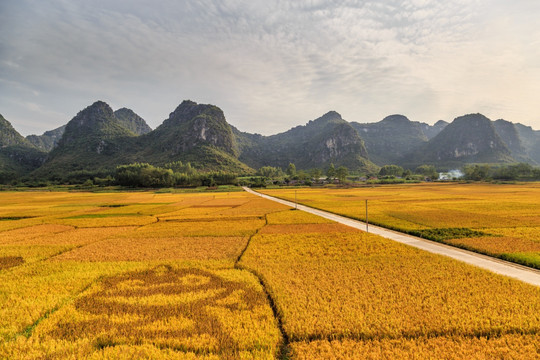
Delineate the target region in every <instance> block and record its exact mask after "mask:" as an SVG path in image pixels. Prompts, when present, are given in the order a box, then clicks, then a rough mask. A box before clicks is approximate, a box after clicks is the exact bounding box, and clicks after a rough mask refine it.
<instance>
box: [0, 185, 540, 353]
mask: <svg viewBox="0 0 540 360" xmlns="http://www.w3.org/2000/svg"><path fill="white" fill-rule="evenodd" d="M304 195H305V194H304ZM522 213H523V214H524V216H527V218H528V219H529V220H530V218H531V214H530V213H528V214H527V212H526V211H523V212H522ZM525 214H526V215H525ZM0 217H1V218H2V219H3V220H2V221H0V358H1V359H4V358H5V359H66V358H70V359H111V358H113V359H133V358H151V359H360V358H361V359H493V358H500V359H507V358H508V359H536V358H539V357H540V288H537V287H534V286H531V285H527V284H524V283H521V282H519V281H517V280H512V279H509V278H505V277H502V276H499V275H495V274H492V273H489V272H487V271H484V270H481V269H478V268H475V267H472V266H469V265H465V264H462V263H459V262H457V261H454V260H451V259H447V258H444V257H441V256H438V255H433V254H428V253H425V252H423V251H420V250H417V249H413V248H410V247H407V246H405V245H402V244H398V243H394V242H392V241H389V240H385V239H383V238H380V237H378V236H375V235H373V234H366V233H364V232H362V231H358V230H355V229H352V228H349V227H346V226H343V225H339V224H336V223H333V222H331V221H328V220H325V219H322V218H319V217H317V216H314V215H311V214H307V213H304V212H301V211H295V210H293V209H290V208H288V207H286V206H283V205H280V204H277V203H274V202H271V201H268V200H264V199H261V198H259V197H257V196H253V195H250V194H247V193H237V192H235V193H216V194H208V193H201V194H196V193H190V194H158V193H153V192H137V193H133V192H131V193H130V192H125V193H108V194H98V193H96V194H94V193H69V192H58V193H53V192H51V193H48V192H26V193H10V192H6V193H0ZM115 220H117V221H115ZM491 229H494V231H492V232H490V234H492V235H493V236H495V235H497V236H495V237H497V238H500V239H503V238H504V237H507V236H510V235H508V233H505V231H508V230H507V229H508V228H504V227H493V228H491ZM516 229H519V234H522V235H524V236H527V235H528V234H533V235H534V233H533V232H532V230H531V227H530V226H529V223H527V222H524V223H523V224H521V226H519V227H517V228H516ZM425 230H429V228H428V227H426V228H425ZM495 230H497V231H499V232H497V233H495ZM478 231H484V229H479V230H478ZM468 234H470V233H468ZM450 240H452V239H450ZM450 240H449V241H450ZM524 249H525V250H527V249H528V248H526V247H525V248H524ZM527 251H528V250H527Z"/></svg>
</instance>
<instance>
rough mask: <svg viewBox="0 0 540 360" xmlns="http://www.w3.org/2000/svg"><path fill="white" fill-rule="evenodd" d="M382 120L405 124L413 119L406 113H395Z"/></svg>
mask: <svg viewBox="0 0 540 360" xmlns="http://www.w3.org/2000/svg"><path fill="white" fill-rule="evenodd" d="M381 122H385V123H392V124H400V125H403V124H408V123H410V122H411V120H409V118H408V117H406V116H405V115H400V114H395V115H390V116H387V117H385V118H384V119H382V120H381Z"/></svg>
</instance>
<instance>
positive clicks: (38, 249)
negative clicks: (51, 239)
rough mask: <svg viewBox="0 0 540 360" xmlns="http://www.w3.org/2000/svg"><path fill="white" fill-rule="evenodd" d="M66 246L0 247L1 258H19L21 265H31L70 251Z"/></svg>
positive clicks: (69, 247)
mask: <svg viewBox="0 0 540 360" xmlns="http://www.w3.org/2000/svg"><path fill="white" fill-rule="evenodd" d="M72 248H73V247H72V246H66V245H1V246H0V258H1V257H17V258H18V257H20V258H21V259H23V261H22V262H21V264H22V263H32V262H36V261H39V260H44V259H48V258H50V257H51V256H55V255H57V254H61V253H63V252H65V251H68V250H70V249H72Z"/></svg>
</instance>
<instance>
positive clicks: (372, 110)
mask: <svg viewBox="0 0 540 360" xmlns="http://www.w3.org/2000/svg"><path fill="white" fill-rule="evenodd" d="M0 6H1V8H0V10H1V11H0V64H1V68H0V79H2V81H0V87H1V89H0V90H1V91H2V93H5V94H8V95H7V96H6V98H5V99H8V100H2V99H0V108H7V109H8V110H11V111H13V113H14V114H15V115H14V116H13V117H14V118H15V120H17V122H20V123H21V124H24V123H27V124H29V125H28V126H30V124H32V125H34V124H35V120H34V121H33V122H32V123H31V120H32V119H33V117H34V116H35V114H36V110H34V111H33V112H29V110H28V109H27V108H25V107H24V106H22V105H14V104H16V103H19V104H20V103H22V102H31V103H34V104H38V105H39V106H40V108H42V109H48V110H49V111H50V112H51V113H47V112H46V111H45V110H44V112H43V118H42V123H43V125H42V129H39V130H40V131H41V130H47V129H49V128H52V127H53V126H48V125H49V124H50V125H53V123H54V126H57V125H61V124H58V122H63V123H65V122H67V121H68V120H69V118H66V119H57V118H55V116H58V115H59V114H72V115H70V116H74V115H75V114H76V113H77V111H78V110H80V109H82V108H84V107H85V106H87V105H88V104H90V103H92V102H93V101H94V100H97V99H102V100H105V101H107V102H109V103H110V104H111V105H112V106H113V107H121V106H127V107H131V108H133V110H135V111H136V112H138V113H139V114H140V115H141V116H143V117H144V118H145V119H147V121H148V122H149V123H150V124H151V125H152V126H153V127H155V126H157V125H159V124H160V123H161V121H162V120H164V119H165V118H166V117H167V116H168V113H169V112H170V111H172V110H173V109H174V108H175V107H176V106H177V105H178V104H179V103H180V101H181V100H183V99H186V98H190V99H192V100H195V101H198V102H203V103H204V102H206V103H214V104H216V105H218V106H220V107H221V108H223V110H224V111H225V114H226V116H227V119H228V120H229V122H231V123H232V124H233V125H235V126H237V127H239V128H240V129H242V130H246V131H251V132H259V133H265V134H271V133H275V132H278V131H284V130H287V129H288V128H290V127H292V126H295V125H298V124H301V123H304V122H306V121H308V120H310V119H313V118H316V117H318V116H320V115H322V114H323V113H325V112H327V111H328V110H331V109H332V110H337V111H339V112H341V113H342V114H343V115H344V117H345V118H346V119H348V120H353V121H363V122H365V121H378V120H380V119H382V118H383V117H384V116H386V115H388V114H389V113H405V114H406V115H408V116H409V117H410V118H412V119H414V120H421V121H427V122H434V121H436V120H438V119H440V118H445V119H446V120H451V119H452V117H455V116H458V115H461V114H463V113H465V112H473V111H474V112H477V111H485V112H486V113H487V115H488V116H495V117H505V116H510V118H509V119H510V120H513V121H524V122H526V121H528V122H529V124H531V125H534V124H537V125H536V127H540V126H539V125H540V124H538V123H534V121H535V119H536V120H540V116H538V115H540V114H538V111H537V110H533V109H534V107H535V106H536V103H535V102H534V99H533V97H534V95H532V94H534V92H535V91H536V93H538V91H537V90H538V85H536V84H539V83H540V81H538V80H539V77H540V70H539V68H538V64H539V63H540V62H539V61H538V59H539V56H540V53H539V50H537V49H540V47H539V46H538V39H539V38H540V36H537V35H540V34H538V30H536V26H535V24H536V20H535V19H534V14H535V13H536V14H538V10H539V9H538V6H537V5H534V3H533V2H531V1H528V0H517V1H516V2H512V4H509V3H507V2H503V1H502V0H450V1H446V2H441V1H435V0H389V1H384V2H381V1H375V0H356V1H355V0H342V1H330V0H318V1H308V0H297V1H293V2H292V1H279V0H274V1H262V0H252V1H240V0H198V1H194V0H184V1H173V0H162V1H159V2H151V1H144V0H131V1H127V0H117V1H114V2H111V1H105V0H94V1H91V2H89V1H82V0H78V1H66V0H64V1H61V0H42V1H40V2H31V1H29V0H17V1H15V0H8V1H4V2H2V3H1V5H0ZM533 45H535V46H533ZM520 74H526V75H520ZM8 84H9V85H8ZM14 84H15V85H14ZM520 88H521V89H526V90H527V94H524V95H522V96H520V94H519V91H518V89H520ZM18 97H21V98H24V100H20V101H19V102H17V101H14V100H15V99H16V98H18ZM9 99H11V100H9ZM2 111H4V110H2ZM533 111H536V113H534V112H533ZM5 115H6V117H8V115H7V114H5ZM535 116H536V118H535ZM27 132H28V130H27Z"/></svg>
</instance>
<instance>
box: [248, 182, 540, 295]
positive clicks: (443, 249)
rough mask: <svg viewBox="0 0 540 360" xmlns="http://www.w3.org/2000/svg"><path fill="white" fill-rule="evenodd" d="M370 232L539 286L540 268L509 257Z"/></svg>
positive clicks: (333, 217)
mask: <svg viewBox="0 0 540 360" xmlns="http://www.w3.org/2000/svg"><path fill="white" fill-rule="evenodd" d="M244 190H245V191H247V192H249V193H251V194H254V195H258V196H261V197H263V198H265V199H268V200H272V201H276V202H279V203H281V204H284V205H287V206H290V207H293V208H294V207H295V206H296V207H297V209H298V210H302V211H306V212H309V213H311V214H314V215H318V216H321V217H323V218H326V219H329V220H333V221H335V222H338V223H341V224H344V225H347V226H350V227H353V228H356V229H360V230H364V231H365V230H366V224H365V223H364V222H361V221H358V220H352V219H349V218H346V217H344V216H340V215H336V214H332V213H329V212H326V211H323V210H318V209H313V208H310V207H309V206H305V205H301V204H298V205H295V203H294V202H291V201H287V200H282V199H278V198H275V197H272V196H269V195H265V194H261V193H258V192H256V191H253V190H251V189H249V188H247V187H244ZM369 232H370V233H372V234H376V235H380V236H382V237H384V238H387V239H390V240H394V241H397V242H400V243H403V244H407V245H410V246H414V247H416V248H418V249H422V250H425V251H429V252H431V253H434V254H440V255H444V256H448V257H451V258H453V259H456V260H459V261H462V262H465V263H467V264H471V265H474V266H478V267H480V268H483V269H487V270H489V271H492V272H494V273H497V274H500V275H505V276H509V277H512V278H515V279H518V280H521V281H523V282H526V283H528V284H532V285H536V286H540V271H538V270H535V269H531V268H528V267H526V266H522V265H518V264H514V263H511V262H508V261H504V260H500V259H496V258H493V257H490V256H486V255H481V254H477V253H475V252H472V251H467V250H463V249H458V248H455V247H452V246H449V245H444V244H441V243H437V242H434V241H430V240H425V239H421V238H418V237H415V236H412V235H407V234H403V233H400V232H397V231H392V230H388V229H385V228H382V227H379V226H375V225H369Z"/></svg>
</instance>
